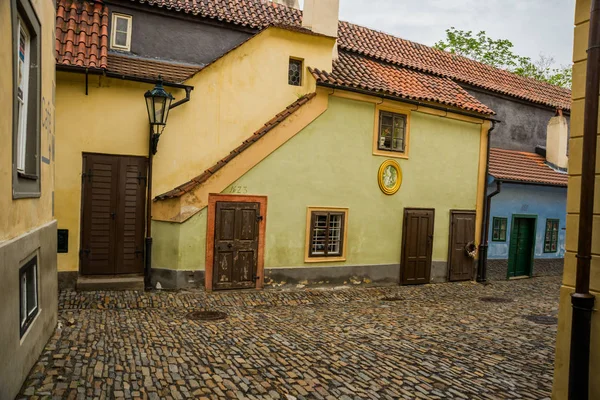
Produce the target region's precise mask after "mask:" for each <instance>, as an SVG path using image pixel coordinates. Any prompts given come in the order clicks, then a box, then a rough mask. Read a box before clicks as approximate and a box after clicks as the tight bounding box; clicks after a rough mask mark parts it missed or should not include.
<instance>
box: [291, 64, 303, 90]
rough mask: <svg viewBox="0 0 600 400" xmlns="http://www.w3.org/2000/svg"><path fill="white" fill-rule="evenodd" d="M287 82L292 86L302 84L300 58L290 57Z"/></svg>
mask: <svg viewBox="0 0 600 400" xmlns="http://www.w3.org/2000/svg"><path fill="white" fill-rule="evenodd" d="M288 84H290V85H292V86H302V60H298V59H295V58H290V64H289V67H288Z"/></svg>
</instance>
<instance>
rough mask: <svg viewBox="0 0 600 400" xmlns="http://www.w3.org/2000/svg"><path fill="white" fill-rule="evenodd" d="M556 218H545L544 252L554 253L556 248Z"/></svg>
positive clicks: (557, 221)
mask: <svg viewBox="0 0 600 400" xmlns="http://www.w3.org/2000/svg"><path fill="white" fill-rule="evenodd" d="M559 223H560V221H559V220H558V219H547V220H546V234H545V236H544V253H556V251H557V250H558V225H559Z"/></svg>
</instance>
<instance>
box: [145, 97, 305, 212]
mask: <svg viewBox="0 0 600 400" xmlns="http://www.w3.org/2000/svg"><path fill="white" fill-rule="evenodd" d="M316 95H317V94H316V93H309V94H307V95H304V96H302V97H300V98H299V99H298V100H296V101H295V102H293V103H292V104H290V105H289V106H288V107H287V108H286V109H285V110H283V111H282V112H280V113H279V114H277V115H276V116H274V117H273V118H272V119H271V120H270V121H269V122H267V123H266V124H264V126H263V127H262V128H260V129H259V130H258V131H256V132H254V134H253V135H252V136H250V137H249V138H248V139H246V140H244V142H243V143H242V144H241V145H239V146H238V147H236V148H235V149H234V150H232V151H231V153H229V155H228V156H226V157H224V158H222V159H221V160H219V161H217V162H216V163H215V164H214V165H213V166H212V167H210V168H208V169H207V170H206V171H204V172H203V173H202V174H200V175H198V176H197V177H195V178H192V179H191V180H189V181H188V182H186V183H184V184H182V185H179V186H177V187H176V188H175V189H173V190H170V191H168V192H166V193H163V194H161V195H158V196H156V197H155V198H154V201H158V200H166V199H174V198H177V197H181V196H183V195H184V194H185V193H187V192H189V191H191V190H193V189H195V188H196V187H198V186H200V185H202V184H203V183H204V182H206V181H207V180H208V179H209V178H210V177H211V176H212V175H214V174H215V173H216V172H217V171H218V170H220V169H221V168H223V167H224V166H225V165H227V164H228V163H229V162H230V161H231V160H233V159H234V158H236V157H237V156H238V155H239V154H241V153H242V152H243V151H244V150H246V149H247V148H249V147H250V146H252V144H254V143H255V142H257V141H258V140H259V139H260V138H262V137H263V136H265V135H266V134H267V133H269V132H270V131H271V130H272V129H273V128H275V127H276V126H277V125H279V124H280V123H282V122H283V121H285V120H286V119H287V118H288V117H289V116H290V115H292V114H293V113H295V112H296V111H298V110H299V109H300V107H302V106H303V105H305V104H306V103H308V102H309V101H310V100H311V99H313V98H314V97H315V96H316Z"/></svg>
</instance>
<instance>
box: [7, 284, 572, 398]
mask: <svg viewBox="0 0 600 400" xmlns="http://www.w3.org/2000/svg"><path fill="white" fill-rule="evenodd" d="M559 286H560V278H558V277H542V278H535V279H529V280H519V281H508V282H494V283H493V284H491V285H488V286H482V285H477V284H474V283H471V282H468V283H458V284H457V283H454V284H437V285H425V286H418V287H406V286H405V287H386V288H347V289H342V288H335V289H334V288H330V289H322V290H317V289H301V290H294V291H274V290H270V291H263V292H230V293H215V294H206V293H204V292H188V291H186V292H155V293H138V292H88V293H76V292H71V291H66V292H61V294H60V310H59V328H58V329H57V331H56V333H55V335H54V336H53V337H52V338H51V339H50V341H49V342H48V344H47V345H46V348H45V350H44V351H43V353H42V355H41V356H40V358H39V360H38V362H37V363H36V364H35V365H34V367H33V369H32V370H31V373H30V375H29V377H28V379H27V380H26V382H25V384H24V385H23V388H22V391H21V394H20V395H19V396H18V398H19V399H20V398H30V399H38V398H39V399H42V398H51V399H93V398H99V399H114V398H116V399H120V398H126V399H129V398H143V399H153V400H154V399H187V398H193V399H224V398H231V399H283V400H288V399H343V400H348V399H412V398H421V399H441V398H454V399H545V398H549V397H550V393H551V385H552V368H553V367H552V366H553V360H554V350H553V348H554V341H555V335H556V325H538V324H536V323H533V322H530V321H529V320H526V319H525V317H526V316H529V315H544V316H556V315H557V310H558V290H559ZM386 296H388V297H395V298H396V300H397V301H383V300H381V298H382V297H386ZM489 296H493V297H501V298H509V299H513V300H514V301H512V302H509V303H490V302H484V301H481V298H483V297H489ZM202 309H210V310H218V311H224V312H226V313H228V315H229V316H228V318H227V319H225V320H223V321H213V322H199V321H192V320H188V319H187V318H186V315H187V313H188V312H190V311H195V310H202Z"/></svg>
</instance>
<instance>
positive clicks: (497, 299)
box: [479, 297, 514, 303]
mask: <svg viewBox="0 0 600 400" xmlns="http://www.w3.org/2000/svg"><path fill="white" fill-rule="evenodd" d="M479 301H483V302H484V303H512V302H513V301H514V300H513V299H509V298H506V297H481V298H480V299H479Z"/></svg>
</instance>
